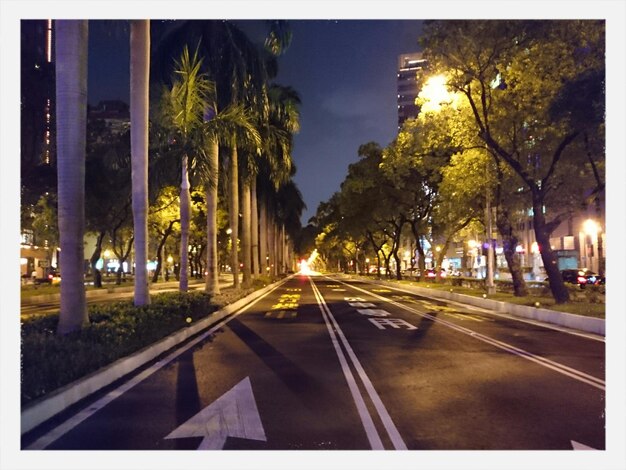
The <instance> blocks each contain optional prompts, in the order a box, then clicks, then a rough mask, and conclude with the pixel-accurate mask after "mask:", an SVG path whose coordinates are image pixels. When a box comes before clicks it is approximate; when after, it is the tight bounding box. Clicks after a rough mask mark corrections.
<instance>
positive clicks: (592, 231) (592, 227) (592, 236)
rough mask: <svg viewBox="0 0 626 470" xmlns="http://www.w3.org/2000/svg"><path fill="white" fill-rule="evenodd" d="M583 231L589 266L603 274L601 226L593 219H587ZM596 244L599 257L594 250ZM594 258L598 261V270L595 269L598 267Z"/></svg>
mask: <svg viewBox="0 0 626 470" xmlns="http://www.w3.org/2000/svg"><path fill="white" fill-rule="evenodd" d="M583 230H584V232H585V235H586V245H587V252H586V253H585V254H586V255H587V258H588V260H589V265H590V267H591V270H592V271H598V273H599V274H602V271H603V267H602V265H601V263H602V242H601V238H600V225H599V224H598V223H597V222H596V221H594V220H592V219H587V220H585V222H584V223H583ZM594 243H597V245H598V256H594V250H593V246H594ZM594 258H597V259H598V263H597V264H598V267H597V269H595V268H596V267H595V261H594Z"/></svg>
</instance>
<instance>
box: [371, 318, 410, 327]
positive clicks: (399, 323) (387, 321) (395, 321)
mask: <svg viewBox="0 0 626 470" xmlns="http://www.w3.org/2000/svg"><path fill="white" fill-rule="evenodd" d="M369 321H371V322H372V323H373V324H374V325H376V327H378V328H379V329H381V330H386V329H387V328H385V327H386V326H390V327H392V328H396V329H397V328H401V327H403V326H405V327H406V329H407V330H417V327H416V326H414V325H411V324H410V323H409V322H408V321H405V320H402V319H401V318H369Z"/></svg>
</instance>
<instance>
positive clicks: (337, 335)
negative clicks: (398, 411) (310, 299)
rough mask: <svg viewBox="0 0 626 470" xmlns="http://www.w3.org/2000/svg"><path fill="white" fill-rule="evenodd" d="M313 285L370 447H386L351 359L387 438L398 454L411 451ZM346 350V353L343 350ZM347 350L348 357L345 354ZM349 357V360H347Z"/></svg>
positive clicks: (376, 448)
mask: <svg viewBox="0 0 626 470" xmlns="http://www.w3.org/2000/svg"><path fill="white" fill-rule="evenodd" d="M309 280H310V282H311V287H312V288H313V294H314V295H315V298H316V300H317V303H318V304H319V307H320V310H321V312H322V317H323V318H324V322H325V323H326V327H327V329H328V333H329V335H330V338H331V341H332V343H333V347H334V348H335V352H336V353H337V357H338V358H339V363H340V365H341V369H342V371H343V373H344V376H345V378H346V381H347V383H348V388H349V389H350V393H351V394H352V399H353V400H354V403H355V405H356V407H357V412H358V414H359V417H360V418H361V422H362V424H363V428H364V429H365V433H366V435H367V438H368V440H369V443H370V446H371V448H372V449H374V450H383V449H384V445H383V443H382V440H381V438H380V435H379V433H378V430H377V429H376V426H375V424H374V421H373V419H372V416H371V414H370V412H369V410H368V407H367V406H366V404H365V400H364V397H363V395H362V394H361V391H360V390H359V386H358V384H357V382H356V379H355V376H354V374H353V373H352V370H351V368H350V365H349V363H348V359H349V360H350V363H351V364H352V367H353V368H354V369H355V371H356V374H357V376H358V377H359V379H360V381H361V384H362V385H363V387H364V388H365V390H366V392H367V395H368V396H369V399H370V401H371V403H372V404H373V406H374V408H375V410H376V412H377V413H378V417H379V418H380V420H381V421H382V423H383V426H384V428H385V430H386V431H387V435H388V436H389V439H390V440H391V443H392V445H393V447H394V449H396V450H407V447H406V444H405V443H404V440H403V439H402V436H400V433H399V432H398V429H397V428H396V426H395V424H394V423H393V420H392V419H391V416H389V412H388V411H387V409H386V408H385V405H384V404H383V402H382V400H381V399H380V396H379V395H378V393H377V392H376V390H375V389H374V386H373V385H372V382H371V380H370V379H369V377H368V376H367V374H366V373H365V370H364V369H363V366H362V365H361V363H360V362H359V360H358V358H357V357H356V354H355V353H354V351H353V350H352V347H351V346H350V344H349V343H348V340H347V339H346V337H345V335H344V334H343V331H342V330H341V328H340V327H339V324H338V323H337V320H336V319H335V317H334V316H333V314H332V312H331V311H330V309H329V308H328V305H327V304H326V301H325V300H324V297H323V296H322V294H321V292H320V291H319V289H318V288H317V286H316V285H315V283H314V282H313V279H311V278H309ZM342 346H343V349H342ZM344 350H345V354H344ZM346 355H347V357H346Z"/></svg>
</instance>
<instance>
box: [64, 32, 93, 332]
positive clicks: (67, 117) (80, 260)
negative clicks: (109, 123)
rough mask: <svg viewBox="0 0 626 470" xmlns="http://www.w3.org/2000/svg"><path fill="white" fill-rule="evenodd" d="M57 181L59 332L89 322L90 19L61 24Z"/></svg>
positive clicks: (70, 330) (75, 328)
mask: <svg viewBox="0 0 626 470" xmlns="http://www.w3.org/2000/svg"><path fill="white" fill-rule="evenodd" d="M56 26H57V43H56V64H57V66H56V103H57V155H58V156H57V181H58V217H59V232H60V244H59V245H60V247H61V252H62V253H63V255H62V256H61V260H60V267H61V273H62V275H63V282H62V283H61V311H60V314H59V324H58V327H57V334H59V335H65V334H67V333H70V332H72V331H75V330H80V329H81V328H82V327H83V326H84V325H86V324H87V323H89V317H88V316H87V304H86V301H85V285H84V261H85V260H84V258H85V256H84V251H85V249H84V244H83V237H84V233H85V149H86V131H87V40H88V34H89V33H88V31H89V30H88V23H87V21H86V20H81V21H78V20H67V21H59V20H57V21H56Z"/></svg>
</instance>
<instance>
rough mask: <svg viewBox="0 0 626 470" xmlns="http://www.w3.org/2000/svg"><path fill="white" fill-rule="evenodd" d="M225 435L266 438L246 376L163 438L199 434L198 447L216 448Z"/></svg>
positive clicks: (259, 439)
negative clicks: (200, 438) (199, 441)
mask: <svg viewBox="0 0 626 470" xmlns="http://www.w3.org/2000/svg"><path fill="white" fill-rule="evenodd" d="M229 436H231V437H239V438H243V439H253V440H255V441H267V438H266V437H265V431H264V429H263V424H262V423H261V417H260V416H259V410H258V409H257V406H256V401H255V400H254V394H253V393H252V384H251V383H250V377H246V378H245V379H243V380H242V381H241V382H239V383H238V384H237V385H235V386H234V387H233V388H231V389H230V390H229V391H228V392H226V393H225V394H224V395H222V396H221V397H220V398H218V399H217V400H215V401H214V402H213V403H211V404H210V405H209V406H207V407H206V408H205V409H203V410H202V411H200V413H198V414H196V415H195V416H193V417H192V418H191V419H189V420H188V421H186V422H185V423H183V424H181V425H180V426H179V427H177V428H176V429H175V430H174V431H172V432H171V433H169V434H168V435H167V436H165V439H180V438H183V437H203V438H204V439H202V442H201V443H200V447H198V450H218V449H222V448H223V447H224V443H225V442H226V438H227V437H229Z"/></svg>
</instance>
